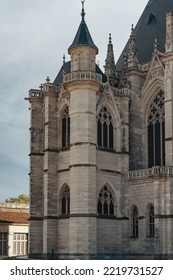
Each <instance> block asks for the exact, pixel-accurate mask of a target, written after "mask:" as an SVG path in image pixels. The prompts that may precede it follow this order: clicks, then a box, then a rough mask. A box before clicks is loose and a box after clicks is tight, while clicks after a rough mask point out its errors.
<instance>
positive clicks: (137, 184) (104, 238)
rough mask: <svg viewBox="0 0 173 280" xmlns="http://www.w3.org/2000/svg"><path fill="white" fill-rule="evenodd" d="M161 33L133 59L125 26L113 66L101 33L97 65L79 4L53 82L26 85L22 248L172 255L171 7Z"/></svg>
mask: <svg viewBox="0 0 173 280" xmlns="http://www.w3.org/2000/svg"><path fill="white" fill-rule="evenodd" d="M82 32H85V35H86V36H84V37H85V38H84V41H83V42H80V40H81V39H80V38H81V37H80V36H79V35H80V34H82ZM82 35H83V34H82ZM165 42H166V48H165V52H164V53H161V52H160V51H159V50H158V47H157V42H155V46H153V55H152V59H151V61H150V62H149V63H146V64H140V63H139V61H138V56H137V51H136V41H135V31H134V29H133V28H132V32H131V36H130V40H129V46H128V50H127V55H126V56H125V57H124V63H123V68H122V71H121V72H117V71H116V67H115V62H114V55H113V46H112V42H111V37H110V38H109V44H108V53H107V58H106V64H105V74H103V73H102V72H101V70H100V69H99V68H98V66H96V64H95V57H96V54H97V53H98V49H97V47H96V46H95V45H94V43H93V41H92V39H91V37H90V33H89V31H88V28H87V25H86V23H85V20H84V10H83V13H82V22H81V25H80V27H79V30H78V33H77V35H76V38H75V40H74V42H73V44H72V45H71V46H70V47H69V49H68V51H69V54H70V55H71V61H70V63H65V62H64V65H63V67H62V69H61V71H60V73H59V75H58V78H57V79H59V77H60V76H61V81H59V82H57V80H55V82H53V83H50V80H49V78H47V80H46V83H45V84H43V85H42V86H41V89H40V90H33V89H31V90H30V91H29V98H28V100H29V102H30V110H31V128H30V132H31V153H30V196H31V201H30V235H29V240H30V245H29V254H30V256H31V257H36V258H41V257H43V258H51V257H54V258H59V259H75V258H77V259H91V258H93V259H99V258H124V259H125V258H132V259H135V258H137V259H139V258H142V259H148V258H149V259H154V258H155V259H157V258H163V259H165V258H166V259H168V258H172V257H173V238H172V234H173V140H172V137H173V83H172V80H173V13H172V12H170V13H167V16H166V41H165ZM67 64H68V65H69V67H70V70H69V71H66V72H65V70H64V69H65V68H67V66H68V65H67ZM98 69H99V70H98Z"/></svg>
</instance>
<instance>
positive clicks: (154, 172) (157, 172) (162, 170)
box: [128, 166, 173, 180]
mask: <svg viewBox="0 0 173 280" xmlns="http://www.w3.org/2000/svg"><path fill="white" fill-rule="evenodd" d="M154 176H173V166H162V167H160V166H154V167H152V168H148V169H141V170H135V171H130V172H128V179H129V180H132V179H140V178H144V177H154Z"/></svg>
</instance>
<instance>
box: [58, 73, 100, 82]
mask: <svg viewBox="0 0 173 280" xmlns="http://www.w3.org/2000/svg"><path fill="white" fill-rule="evenodd" d="M85 80H86V81H87V80H91V81H97V82H99V83H101V82H102V75H100V74H97V73H95V72H91V71H75V72H71V73H68V74H65V75H64V76H63V82H64V83H67V82H71V81H85Z"/></svg>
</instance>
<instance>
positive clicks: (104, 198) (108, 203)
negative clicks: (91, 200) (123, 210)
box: [97, 186, 114, 215]
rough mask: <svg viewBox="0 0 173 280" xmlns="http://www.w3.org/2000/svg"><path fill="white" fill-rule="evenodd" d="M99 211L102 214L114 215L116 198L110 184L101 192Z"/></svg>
mask: <svg viewBox="0 0 173 280" xmlns="http://www.w3.org/2000/svg"><path fill="white" fill-rule="evenodd" d="M97 211H98V214H101V215H114V199H113V195H112V192H111V190H110V188H109V187H108V186H104V187H103V188H102V190H101V191H100V193H99V197H98V204H97Z"/></svg>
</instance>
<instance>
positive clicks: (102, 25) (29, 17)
mask: <svg viewBox="0 0 173 280" xmlns="http://www.w3.org/2000/svg"><path fill="white" fill-rule="evenodd" d="M147 3H148V0H131V1H130V0H108V1H105V0H86V1H85V10H86V18H85V19H86V22H87V25H88V27H89V30H90V33H91V35H92V38H93V40H94V43H95V44H96V45H97V47H98V48H99V55H98V57H97V61H99V65H100V67H101V68H102V69H103V65H104V61H105V57H106V51H107V43H108V36H109V33H111V34H112V41H113V44H114V53H115V60H117V59H118V57H119V55H120V53H121V51H122V49H123V48H124V46H125V43H126V42H127V40H128V38H129V35H130V30H131V24H134V25H136V23H137V21H138V19H139V17H140V15H141V13H142V11H143V10H144V8H145V6H146V4H147ZM0 7H1V8H0V38H1V43H0V86H1V90H0V99H1V102H0V116H1V118H0V201H4V200H5V199H6V198H8V197H11V196H18V195H19V194H20V193H27V194H28V193H29V177H28V173H29V157H28V154H29V127H30V123H29V120H30V116H29V110H28V108H29V104H28V102H27V101H25V100H24V98H25V97H27V96H28V90H29V89H30V88H38V87H39V85H40V84H41V83H43V82H45V79H46V77H47V76H48V75H49V76H50V79H51V81H53V80H54V78H55V77H56V75H57V73H58V71H59V69H60V67H61V65H62V57H63V54H64V53H65V55H66V60H69V56H68V54H67V49H68V47H69V46H70V44H71V43H72V41H73V39H74V36H75V34H76V32H77V29H78V26H79V24H80V20H81V17H80V12H81V1H80V0H51V1H50V0H49V1H48V0H0Z"/></svg>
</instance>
